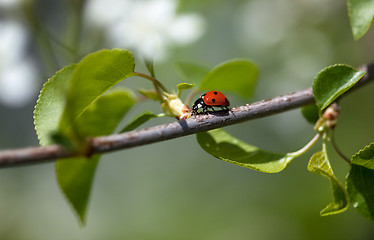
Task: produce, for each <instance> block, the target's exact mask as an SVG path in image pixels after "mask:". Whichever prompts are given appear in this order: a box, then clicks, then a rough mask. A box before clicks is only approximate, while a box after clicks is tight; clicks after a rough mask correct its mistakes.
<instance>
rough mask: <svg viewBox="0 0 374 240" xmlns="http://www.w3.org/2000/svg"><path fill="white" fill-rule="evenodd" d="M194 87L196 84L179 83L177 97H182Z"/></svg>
mask: <svg viewBox="0 0 374 240" xmlns="http://www.w3.org/2000/svg"><path fill="white" fill-rule="evenodd" d="M193 86H195V84H191V83H179V84H178V85H177V89H178V93H177V96H178V97H180V95H181V93H182V91H183V90H185V89H190V88H192V87H193Z"/></svg>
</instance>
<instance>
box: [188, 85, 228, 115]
mask: <svg viewBox="0 0 374 240" xmlns="http://www.w3.org/2000/svg"><path fill="white" fill-rule="evenodd" d="M228 106H230V102H229V100H228V99H227V97H226V96H225V94H223V93H221V92H218V91H209V92H207V93H205V94H203V95H201V97H200V98H198V99H197V100H196V101H195V103H194V104H193V105H192V114H193V115H198V114H200V113H207V112H208V109H211V110H212V111H213V112H215V110H214V108H215V107H217V108H221V111H229V108H228ZM199 109H202V111H201V112H198V110H199Z"/></svg>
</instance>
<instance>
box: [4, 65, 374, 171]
mask: <svg viewBox="0 0 374 240" xmlns="http://www.w3.org/2000/svg"><path fill="white" fill-rule="evenodd" d="M361 70H363V71H366V75H365V76H364V77H363V78H362V79H361V80H360V81H359V82H358V83H357V84H356V85H355V87H353V88H351V89H350V91H352V90H354V89H356V88H357V87H359V86H362V85H364V84H365V83H367V82H369V81H371V80H373V79H374V64H371V65H368V66H365V67H362V68H361ZM311 103H314V98H313V91H312V89H311V88H308V89H306V90H301V91H297V92H294V93H290V94H287V95H283V96H279V97H275V98H272V99H268V100H262V101H259V102H255V103H252V104H247V105H244V106H240V107H235V108H232V109H231V111H230V112H228V113H215V114H208V115H198V116H193V117H191V118H189V119H187V120H181V121H177V122H172V123H167V124H163V125H159V126H155V127H150V128H146V129H141V130H135V131H131V132H126V133H121V134H113V135H109V136H102V137H96V138H92V139H91V141H90V144H91V146H90V149H91V150H92V151H91V152H92V153H93V154H95V153H105V152H112V151H116V150H119V149H126V148H132V147H137V146H142V145H146V144H150V143H155V142H161V141H165V140H169V139H173V138H177V137H182V136H187V135H190V134H194V133H197V132H204V131H208V130H211V129H215V128H220V127H225V126H228V125H232V124H237V123H240V122H244V121H248V120H251V119H256V118H263V117H266V116H270V115H273V114H277V113H281V112H285V111H288V110H291V109H295V108H298V107H301V106H304V105H307V104H311ZM72 156H74V153H73V152H69V151H67V150H66V149H64V148H62V147H61V146H59V145H51V146H46V147H30V148H21V149H15V150H6V151H0V167H9V166H18V165H22V164H33V163H37V162H44V161H48V162H50V161H54V160H55V159H58V158H67V157H72Z"/></svg>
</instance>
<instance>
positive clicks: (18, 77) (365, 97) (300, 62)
mask: <svg viewBox="0 0 374 240" xmlns="http://www.w3.org/2000/svg"><path fill="white" fill-rule="evenodd" d="M78 40H79V41H78ZM373 40H374V31H373V29H371V30H370V31H369V32H368V34H367V35H366V36H365V37H364V38H362V39H361V40H359V41H354V40H353V37H352V34H351V31H350V26H349V19H348V16H347V9H346V3H345V1H341V0H328V1H326V0H203V1H202V0H188V1H187V0H185V1H179V2H177V1H174V0H170V1H167V0H157V1H156V0H149V1H148V2H143V1H130V0H128V1H125V0H123V1H121V0H110V1H107V0H86V1H81V0H80V1H74V0H71V1H63V0H34V1H32V0H23V1H22V0H18V1H12V0H0V149H9V148H17V147H25V146H35V145H37V144H38V141H37V137H36V134H35V131H34V127H33V117H32V116H33V107H34V105H35V103H36V99H37V95H38V91H39V90H40V89H41V87H42V85H43V84H44V83H45V82H46V81H47V79H48V77H50V76H52V75H53V73H54V72H55V71H56V70H57V69H59V68H62V67H63V66H64V65H67V64H69V63H71V62H75V61H78V60H79V59H81V58H82V57H83V56H84V55H85V54H87V53H89V52H93V51H96V50H99V49H102V48H113V47H124V48H129V49H131V50H132V51H134V54H135V57H136V60H137V66H136V70H137V71H139V72H145V73H146V68H145V66H144V63H143V57H142V56H146V57H147V56H149V55H152V54H153V55H156V57H155V69H156V75H157V78H158V79H159V80H160V81H162V82H163V83H164V84H165V85H166V86H167V87H168V88H175V86H176V84H178V83H180V82H183V81H184V79H183V78H181V76H180V75H178V74H177V72H176V70H175V67H174V63H175V62H176V61H188V62H196V63H200V64H204V65H206V66H208V67H213V66H215V65H217V64H219V63H220V62H223V61H226V60H229V59H232V58H237V57H246V58H250V59H252V60H253V61H254V62H255V63H256V64H257V66H258V67H259V69H260V77H259V80H258V85H257V89H256V94H255V96H254V97H253V98H252V99H241V98H239V97H237V96H235V95H233V94H231V93H227V95H228V96H229V98H230V101H231V102H232V105H233V106H238V105H242V104H245V103H249V102H252V101H256V100H261V99H265V98H269V97H274V96H278V95H281V94H286V93H289V92H292V91H296V90H300V89H304V88H307V87H310V86H311V84H312V81H313V77H314V76H315V75H316V73H317V72H318V71H319V70H321V69H323V68H324V67H326V66H328V65H331V64H335V63H347V64H350V65H352V66H357V67H358V66H361V65H363V64H366V63H369V62H372V61H374V44H373V43H374V41H373ZM229 81H234V79H230V80H229ZM121 85H123V86H127V87H130V88H134V89H136V88H151V84H150V83H149V82H147V81H145V80H142V79H136V78H131V79H128V80H126V81H125V82H123V83H121ZM373 91H374V84H369V85H367V86H365V87H364V88H361V89H359V90H357V91H355V92H354V93H352V94H350V95H349V96H347V97H345V98H344V100H343V101H341V118H340V120H339V125H338V126H337V128H336V138H337V143H338V145H339V146H340V147H341V149H342V151H343V152H344V153H345V154H346V155H348V156H350V155H352V154H354V153H355V152H356V151H358V150H359V149H361V148H362V147H364V146H365V145H366V144H368V143H369V142H370V141H372V140H373V133H374V126H373V119H374V114H373V105H372V104H373V102H374V94H373ZM184 97H185V96H184ZM143 110H152V111H154V112H156V113H158V112H160V107H159V106H158V105H157V104H156V103H152V102H145V103H141V104H139V105H138V106H136V107H134V108H133V109H132V110H131V112H130V113H129V114H128V115H127V116H126V118H125V119H124V120H123V123H122V125H124V124H125V123H126V122H127V121H129V120H130V119H132V118H133V117H134V116H136V115H137V114H138V113H140V112H142V111H143ZM167 121H173V120H171V119H155V120H152V121H150V122H149V123H147V124H146V126H152V125H157V124H161V123H165V122H167ZM225 130H227V131H228V132H230V133H231V134H233V135H235V136H237V137H238V138H240V139H242V140H244V141H246V142H248V143H250V144H253V145H256V146H259V147H262V148H265V149H267V150H271V151H276V152H287V151H295V150H297V149H299V148H301V147H302V146H303V145H304V144H306V143H307V142H308V141H309V140H310V139H311V138H312V137H313V136H314V132H313V126H311V125H309V124H308V123H307V122H306V121H305V120H304V119H303V118H302V116H301V114H300V111H299V110H293V111H290V112H287V113H282V114H279V115H277V116H272V117H267V118H264V119H259V120H255V121H250V122H246V123H242V124H238V125H235V126H230V127H227V128H225ZM319 148H320V147H319V146H316V147H314V148H313V149H312V151H318V150H319ZM328 150H329V153H330V158H331V159H330V160H331V163H332V166H333V168H334V171H335V173H336V175H337V177H338V178H339V179H340V180H341V181H342V182H344V179H345V176H346V174H347V172H348V170H349V166H348V165H347V164H346V163H345V162H344V161H343V160H342V159H341V158H339V157H338V156H337V155H336V154H335V153H334V152H333V151H332V149H331V148H329V149H328ZM312 151H310V152H308V153H307V154H306V155H305V156H303V157H301V158H298V159H295V160H294V162H293V163H292V164H291V165H290V166H289V167H288V168H287V169H286V170H285V171H283V172H281V173H278V174H272V175H270V174H265V173H258V172H255V171H252V170H248V169H245V168H241V167H238V166H235V165H230V164H229V163H226V162H223V161H220V160H218V159H215V158H214V157H212V156H210V155H208V154H207V153H205V152H204V151H203V150H201V149H200V147H199V146H198V144H197V142H196V141H195V137H194V136H188V137H184V138H179V139H175V140H172V141H166V142H162V143H157V144H152V145H148V146H144V147H139V148H134V149H129V150H125V151H118V152H114V153H110V154H106V155H105V156H103V157H102V160H101V162H100V164H99V167H98V169H97V174H96V176H95V182H94V186H93V191H92V195H91V201H90V204H89V207H88V215H87V221H86V226H84V227H81V226H80V225H79V223H78V221H77V218H76V216H75V214H74V213H73V211H71V208H70V206H69V205H68V203H67V202H66V201H65V199H64V196H63V195H62V193H61V192H60V190H59V188H58V186H57V183H56V179H55V173H54V164H53V163H44V164H38V165H33V166H23V167H17V168H8V169H1V170H0V239H2V240H6V239H28V240H32V239H35V240H36V239H37V240H41V239H90V240H93V239H205V240H208V239H214V240H219V239H339V240H343V239H367V240H369V239H374V228H373V225H372V223H370V222H369V221H367V220H365V219H364V218H363V217H361V216H360V215H359V214H358V213H357V212H356V211H355V210H354V209H353V208H352V207H350V209H349V210H347V211H346V212H344V213H342V214H339V215H335V216H329V217H320V216H319V211H320V210H321V209H322V208H323V207H325V206H326V205H327V204H328V203H329V202H330V201H331V199H332V194H331V188H330V183H329V181H328V180H327V179H325V178H323V177H321V176H319V175H316V174H312V173H309V172H308V171H307V169H306V166H307V161H308V158H309V157H310V156H311V154H312Z"/></svg>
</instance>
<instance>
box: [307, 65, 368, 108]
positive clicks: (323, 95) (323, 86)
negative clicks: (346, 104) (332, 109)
mask: <svg viewBox="0 0 374 240" xmlns="http://www.w3.org/2000/svg"><path fill="white" fill-rule="evenodd" d="M364 74H365V72H363V71H358V70H356V69H354V68H352V67H350V66H348V65H344V64H336V65H332V66H330V67H327V68H325V69H323V70H322V71H320V72H319V73H318V74H317V76H316V77H315V78H314V81H313V93H314V98H315V100H316V104H317V106H318V107H319V108H320V109H321V110H323V109H325V108H326V107H327V106H328V105H330V104H331V103H332V102H333V101H334V100H335V99H337V98H338V97H339V96H340V95H342V94H343V93H345V92H346V91H347V90H348V89H350V88H351V87H352V86H353V85H354V84H355V83H356V82H358V80H360V79H361V77H362V76H364Z"/></svg>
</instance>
